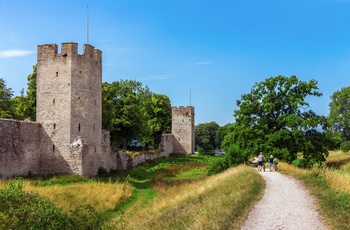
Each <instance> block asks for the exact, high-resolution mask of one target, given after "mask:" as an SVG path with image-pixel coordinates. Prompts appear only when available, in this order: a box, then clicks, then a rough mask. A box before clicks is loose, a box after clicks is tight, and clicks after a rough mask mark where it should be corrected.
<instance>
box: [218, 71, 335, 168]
mask: <svg viewBox="0 0 350 230" xmlns="http://www.w3.org/2000/svg"><path fill="white" fill-rule="evenodd" d="M321 95H322V94H321V93H320V92H319V91H318V87H317V81H316V80H310V81H308V82H305V81H301V80H299V79H298V78H297V77H296V76H291V77H285V76H281V75H279V76H276V77H270V78H267V79H266V80H265V81H262V82H260V83H256V84H255V85H254V86H253V87H252V89H251V92H250V93H247V94H243V95H242V97H241V99H240V100H237V107H238V109H236V110H235V111H234V116H235V119H236V123H235V124H234V127H233V130H232V131H231V132H230V133H229V134H228V135H226V137H225V140H224V142H223V146H225V147H226V148H229V147H230V146H231V145H236V146H238V147H239V148H240V149H241V150H242V152H243V153H242V154H243V155H244V157H245V158H247V157H248V156H250V155H256V154H258V152H260V151H264V152H266V153H268V154H274V155H275V156H277V157H278V158H281V159H284V160H286V161H289V162H291V161H293V160H294V159H296V157H297V153H298V152H302V153H303V156H304V163H305V165H309V164H312V163H313V162H321V161H324V160H325V158H326V157H327V155H328V151H327V149H326V148H325V146H324V145H323V143H324V142H325V139H326V137H325V135H324V134H323V133H321V132H320V131H319V129H320V128H322V126H323V125H324V124H325V117H323V116H319V115H317V114H316V113H315V112H314V111H312V110H311V109H310V108H309V103H308V102H307V101H306V98H307V97H310V96H315V97H320V96H321Z"/></svg>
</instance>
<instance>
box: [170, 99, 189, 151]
mask: <svg viewBox="0 0 350 230" xmlns="http://www.w3.org/2000/svg"><path fill="white" fill-rule="evenodd" d="M171 133H172V134H173V135H174V149H173V152H174V153H182V154H184V153H185V154H186V153H194V108H193V107H192V106H187V107H184V106H180V107H172V128H171Z"/></svg>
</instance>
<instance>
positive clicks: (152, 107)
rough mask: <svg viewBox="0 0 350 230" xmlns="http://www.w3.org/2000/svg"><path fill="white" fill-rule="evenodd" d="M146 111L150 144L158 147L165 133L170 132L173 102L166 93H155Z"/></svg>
mask: <svg viewBox="0 0 350 230" xmlns="http://www.w3.org/2000/svg"><path fill="white" fill-rule="evenodd" d="M146 113H147V118H148V122H147V124H148V127H149V131H150V144H151V145H153V148H157V147H158V146H159V143H160V141H161V137H162V134H163V133H170V131H171V130H170V129H171V104H170V100H169V97H168V96H166V95H164V94H154V95H153V96H152V97H151V98H150V100H149V103H147V107H146Z"/></svg>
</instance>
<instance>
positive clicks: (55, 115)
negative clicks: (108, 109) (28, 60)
mask: <svg viewBox="0 0 350 230" xmlns="http://www.w3.org/2000/svg"><path fill="white" fill-rule="evenodd" d="M36 80H37V114H36V117H37V122H31V121H16V120H9V119H0V178H9V177H14V176H26V175H28V174H43V175H47V174H77V175H82V176H94V175H96V174H97V172H98V169H99V167H103V168H105V169H106V170H107V171H110V170H125V169H127V168H129V167H134V166H136V165H137V164H140V163H142V162H144V161H145V160H148V159H153V158H154V157H166V156H169V154H171V153H182V154H187V153H193V152H194V108H193V107H191V106H188V107H183V106H180V107H179V108H177V107H173V108H172V116H173V121H172V133H173V134H166V135H164V136H163V138H162V148H163V152H162V153H160V154H158V155H157V156H142V155H141V156H138V157H137V158H136V159H131V158H130V157H128V156H127V154H125V153H123V152H121V151H113V150H112V148H111V145H110V137H109V132H108V131H104V130H102V52H101V51H100V50H97V49H95V48H94V47H93V46H91V45H87V44H85V45H84V47H83V54H78V44H77V43H62V45H61V53H58V46H57V45H56V44H45V45H39V46H38V53H37V79H36Z"/></svg>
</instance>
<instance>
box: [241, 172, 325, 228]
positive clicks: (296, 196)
mask: <svg viewBox="0 0 350 230" xmlns="http://www.w3.org/2000/svg"><path fill="white" fill-rule="evenodd" d="M260 174H261V175H262V177H263V178H264V179H265V181H266V190H265V194H264V196H263V198H262V199H261V200H260V201H259V202H258V203H257V205H256V206H255V207H254V209H253V210H252V211H251V212H250V213H249V216H248V219H247V220H246V222H245V224H244V225H243V227H242V228H241V229H242V230H252V229H254V230H259V229H264V230H269V229H271V230H279V229H298V230H299V229H303V230H312V229H315V230H316V229H317V230H322V229H327V228H326V227H325V226H324V225H323V224H322V222H321V218H320V216H319V214H318V213H317V211H316V208H317V207H316V205H315V201H314V199H313V198H312V197H311V196H310V195H309V194H308V192H307V191H306V190H305V189H304V188H303V187H302V186H301V184H300V183H299V182H297V181H296V180H294V179H292V178H289V177H287V176H285V175H282V174H280V173H278V172H269V170H267V171H266V172H260Z"/></svg>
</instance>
